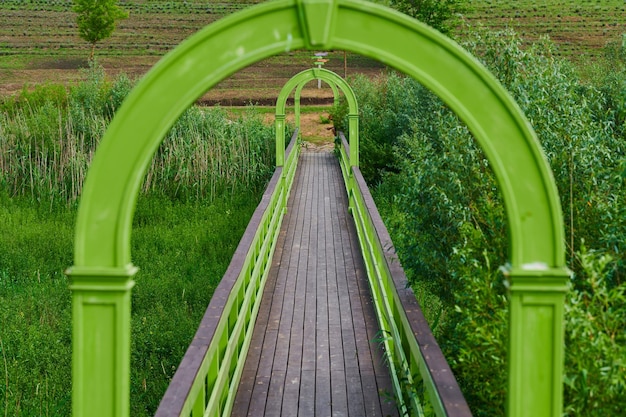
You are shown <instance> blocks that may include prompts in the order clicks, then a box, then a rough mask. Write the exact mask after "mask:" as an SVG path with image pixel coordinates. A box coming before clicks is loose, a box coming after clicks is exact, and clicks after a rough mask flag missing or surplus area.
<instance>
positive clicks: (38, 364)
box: [0, 66, 274, 416]
mask: <svg viewBox="0 0 626 417" xmlns="http://www.w3.org/2000/svg"><path fill="white" fill-rule="evenodd" d="M131 86H132V82H131V81H130V80H129V79H128V78H126V77H120V78H118V79H116V80H114V81H113V82H108V81H107V80H106V79H105V77H104V74H103V72H102V70H101V69H100V68H98V67H97V66H94V67H93V68H91V69H90V70H89V71H88V72H87V73H86V81H85V82H84V83H81V84H80V85H78V86H75V87H72V88H71V89H69V90H67V89H66V88H65V87H63V86H55V85H48V86H42V87H37V88H36V89H34V90H32V91H28V90H24V91H23V92H22V93H21V94H19V95H18V96H16V97H11V98H4V99H2V101H0V110H1V112H0V328H1V329H2V330H1V331H0V351H1V355H0V372H2V375H4V376H5V378H3V383H2V384H0V403H1V404H2V405H3V406H2V407H0V409H2V410H3V411H4V413H2V414H3V415H6V416H18V415H19V416H35V415H37V416H67V415H70V413H71V294H70V291H69V290H68V281H67V277H66V276H65V275H64V274H63V270H64V269H65V268H67V267H69V266H70V265H71V264H72V241H73V230H74V223H75V216H76V207H77V199H78V198H79V196H80V191H81V188H82V184H83V182H84V176H85V174H86V171H87V168H88V165H89V161H90V160H91V157H92V156H93V153H94V152H95V148H96V146H97V144H98V143H99V141H100V139H101V137H102V135H103V133H104V131H105V129H106V127H107V125H108V123H109V122H110V120H111V118H112V117H113V114H114V113H115V111H116V110H117V108H118V107H119V105H120V104H121V102H122V101H123V99H124V97H125V96H126V94H127V93H128V91H129V90H130V88H131ZM227 116H228V115H227V114H226V112H225V111H224V110H222V109H219V108H218V109H200V108H197V107H191V108H190V109H189V110H188V111H187V112H185V113H184V114H183V116H182V117H181V118H180V120H179V121H178V122H177V123H176V124H175V126H174V127H173V128H172V129H171V131H170V132H169V133H168V134H167V137H166V138H165V140H164V141H163V143H162V145H161V147H160V148H159V149H158V151H157V153H156V155H155V157H154V158H153V161H152V164H151V166H150V168H149V169H148V172H147V175H146V179H145V181H144V184H143V187H142V190H143V191H142V193H141V194H140V196H139V199H138V203H137V209H136V212H135V217H134V223H133V236H132V253H133V263H134V264H136V265H137V266H139V267H140V270H139V272H138V274H137V275H136V277H135V280H136V282H137V285H136V286H135V288H134V289H133V293H132V338H131V340H132V342H131V343H132V350H131V415H133V416H152V415H154V413H155V411H156V408H157V406H158V404H159V401H160V400H161V397H162V396H163V394H164V392H165V389H166V388H167V386H168V384H169V381H170V379H171V377H172V376H173V374H174V372H175V370H176V367H177V366H178V364H179V362H180V359H181V358H182V356H183V354H184V352H185V350H186V349H187V346H188V345H189V343H190V341H191V339H192V337H193V335H194V333H195V331H196V329H197V325H198V323H199V322H200V319H201V317H202V315H203V313H204V311H205V308H206V306H207V304H208V302H209V300H210V298H211V295H212V293H213V290H214V289H215V287H216V286H217V285H218V283H219V281H220V279H221V278H222V276H223V273H224V271H225V270H226V268H227V266H228V264H229V262H230V259H231V257H232V254H233V252H234V250H235V248H236V246H237V244H238V241H239V238H240V237H241V235H242V234H243V232H244V230H245V227H246V226H247V224H248V221H249V219H250V216H251V215H252V213H253V211H254V209H255V208H256V205H257V204H258V201H259V199H260V196H261V193H262V191H263V189H264V186H265V183H266V181H267V180H268V179H269V176H270V174H271V173H272V172H273V165H274V161H273V158H274V156H273V155H274V147H273V138H274V133H273V128H272V127H268V126H266V125H264V123H263V121H262V117H260V115H257V114H256V113H255V111H254V109H249V110H247V111H245V112H244V113H243V114H242V115H241V116H239V117H237V118H233V117H227Z"/></svg>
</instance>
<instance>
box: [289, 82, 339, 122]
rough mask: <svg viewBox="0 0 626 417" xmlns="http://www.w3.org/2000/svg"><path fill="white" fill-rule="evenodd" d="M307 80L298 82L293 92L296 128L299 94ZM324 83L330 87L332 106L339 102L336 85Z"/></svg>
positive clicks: (298, 113)
mask: <svg viewBox="0 0 626 417" xmlns="http://www.w3.org/2000/svg"><path fill="white" fill-rule="evenodd" d="M308 82H309V81H304V82H302V83H300V84H299V85H298V86H297V87H296V92H295V93H294V103H293V106H294V113H295V122H296V128H300V96H301V95H302V89H303V88H304V86H305V85H306V84H307V83H308ZM326 83H327V84H328V85H329V86H330V89H331V90H332V91H333V106H337V105H338V104H339V90H338V89H337V86H336V85H335V84H333V83H331V82H329V81H326Z"/></svg>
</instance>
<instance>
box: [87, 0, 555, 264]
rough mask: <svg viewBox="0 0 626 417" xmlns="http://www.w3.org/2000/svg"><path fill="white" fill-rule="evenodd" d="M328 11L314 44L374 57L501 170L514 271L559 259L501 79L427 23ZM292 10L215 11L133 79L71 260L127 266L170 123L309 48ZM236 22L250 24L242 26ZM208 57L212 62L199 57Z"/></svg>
mask: <svg viewBox="0 0 626 417" xmlns="http://www.w3.org/2000/svg"><path fill="white" fill-rule="evenodd" d="M315 4H317V3H315ZM335 7H336V11H335V12H334V13H333V17H334V19H332V20H333V21H332V22H330V23H329V24H327V23H328V22H326V20H325V18H326V14H324V16H323V17H322V18H320V20H321V21H320V22H319V26H321V27H329V26H330V27H329V29H328V30H329V31H332V36H329V37H328V39H327V40H326V42H324V43H321V44H320V43H316V44H315V45H314V46H317V47H318V48H320V47H324V48H328V49H331V48H333V49H346V50H350V51H354V52H357V53H360V54H363V55H367V56H370V57H373V58H376V59H379V60H380V61H382V62H383V63H385V64H387V65H390V66H393V67H395V68H397V69H398V70H400V71H403V72H405V73H407V74H409V75H411V76H413V77H415V78H416V79H417V80H418V81H420V82H421V83H423V84H424V85H425V86H427V87H428V88H430V89H431V90H432V91H433V92H434V93H436V94H437V95H438V96H439V97H441V98H442V99H443V100H444V101H445V102H446V103H447V104H448V105H449V106H450V107H451V108H452V109H453V110H454V111H455V112H456V113H457V114H458V115H459V117H460V118H461V119H462V120H463V121H464V122H465V123H466V124H467V125H468V127H469V128H470V129H471V131H472V133H473V134H474V136H475V137H476V139H477V141H478V142H479V144H480V146H481V147H482V148H483V149H484V151H485V153H486V155H487V157H488V159H489V161H490V163H491V165H492V167H493V169H494V172H495V174H496V176H497V178H498V181H499V184H500V187H501V191H502V195H503V197H504V201H505V204H506V210H507V214H508V219H509V227H510V236H511V248H510V252H509V253H510V262H511V264H512V266H513V268H523V269H528V268H529V267H530V266H532V265H539V264H542V265H544V267H559V266H563V265H564V239H563V228H562V217H561V211H560V204H559V200H558V195H557V192H556V188H555V186H554V181H553V179H552V176H551V173H550V171H549V168H548V166H547V163H546V162H545V160H544V158H543V156H542V152H541V149H540V146H539V143H538V140H537V138H536V137H535V134H534V132H533V131H532V129H531V128H530V126H529V124H528V122H527V120H526V119H525V117H524V116H523V114H522V112H521V110H520V109H519V108H518V106H517V105H516V104H515V103H514V102H513V100H512V99H511V98H510V96H509V95H508V94H507V93H506V91H505V90H504V89H503V88H502V87H501V85H500V84H499V83H498V82H497V81H496V80H495V79H494V78H493V76H492V75H490V74H489V73H488V71H487V70H485V69H484V68H483V67H482V66H481V65H480V64H479V63H478V62H477V61H476V60H475V59H474V58H472V57H471V56H470V55H469V54H467V53H466V52H465V51H464V50H463V49H461V48H460V47H459V46H458V45H457V44H455V43H454V42H452V41H451V40H449V39H447V38H445V37H444V36H442V35H441V34H439V33H438V32H436V31H434V30H432V29H430V28H429V27H427V26H426V25H423V24H420V23H419V22H417V21H415V20H413V19H410V18H408V17H406V16H404V15H401V14H399V13H395V12H393V11H392V10H390V9H387V8H384V7H379V6H377V5H374V4H371V3H366V2H364V1H359V0H341V1H338V2H337V4H335ZM301 9H303V7H298V2H296V1H294V0H278V1H275V2H269V3H264V4H261V5H258V6H256V7H253V8H250V9H248V10H245V11H243V12H241V13H238V14H234V15H232V16H229V17H227V18H224V19H223V20H220V21H218V22H216V23H214V24H212V25H210V26H208V27H206V28H205V29H203V30H201V31H200V32H198V33H197V34H196V35H194V36H192V37H191V38H190V39H188V40H187V41H185V42H183V43H182V44H181V45H180V46H179V47H178V48H176V49H175V50H174V51H172V53H170V54H168V55H167V56H166V57H165V58H164V59H163V60H162V61H160V62H159V63H158V64H157V65H155V67H154V68H153V69H152V70H151V71H150V72H149V73H148V74H147V75H146V77H145V78H144V79H143V80H142V81H141V82H140V83H139V84H138V85H137V87H136V88H135V89H134V90H133V92H132V93H131V94H130V96H129V97H128V99H127V100H126V102H125V103H124V105H123V106H122V108H121V109H120V111H119V112H118V114H117V115H116V117H115V119H114V120H113V121H112V123H111V125H110V126H109V129H108V130H107V133H106V134H105V137H104V138H103V140H102V143H101V145H100V147H99V149H98V152H97V153H96V155H95V156H94V159H93V162H92V165H91V168H90V170H89V175H88V177H87V179H86V181H85V186H84V189H83V196H82V199H81V205H80V210H79V213H78V223H77V232H76V243H75V265H76V266H85V267H97V268H100V267H109V268H110V267H118V268H126V267H127V266H128V265H129V264H130V262H131V259H130V229H131V228H130V226H131V221H132V215H133V212H134V207H135V202H136V198H137V194H138V192H139V187H140V184H141V181H142V179H143V176H144V173H145V171H146V169H147V167H148V164H149V161H150V160H151V158H152V155H153V154H154V152H155V151H156V149H157V148H158V145H159V144H160V143H161V141H162V139H163V137H164V136H165V133H166V132H167V130H168V129H169V128H170V127H171V126H172V124H173V123H174V122H175V120H176V119H177V118H178V116H180V114H181V113H182V112H183V111H184V110H185V109H186V108H187V107H188V106H189V105H191V104H192V103H193V102H194V100H195V99H196V98H198V97H199V96H200V95H201V94H202V93H204V92H205V91H206V90H208V89H209V88H210V87H212V86H213V85H215V84H217V82H219V81H220V80H222V79H224V78H226V77H227V76H229V75H230V74H232V73H234V72H236V71H238V70H240V69H242V68H244V67H246V66H247V65H250V64H252V63H254V62H257V61H259V60H261V59H263V58H266V57H269V56H272V55H275V54H278V53H280V52H284V51H288V50H292V49H298V48H304V47H306V46H307V43H309V42H311V39H309V38H312V37H313V36H312V35H311V34H308V35H307V36H305V34H303V32H302V30H301V28H300V24H301V22H300V16H299V15H300V14H301ZM302 13H304V12H302ZM337 22H341V24H336V23H337ZM307 23H308V22H307ZM303 25H304V24H303ZM310 25H311V24H309V26H310ZM240 26H245V27H246V28H247V30H246V31H243V32H242V31H239V28H240ZM374 26H375V27H376V28H377V30H372V27H374ZM268 27H269V28H272V30H267V29H266V28H268ZM383 34H384V35H383ZM394 39H402V40H403V42H395V41H393V40H394ZM320 49H321V48H320ZM418 51H419V53H418ZM209 55H210V56H212V59H206V57H207V56H209ZM538 233H539V234H538ZM539 235H540V236H542V239H537V237H538V236H539Z"/></svg>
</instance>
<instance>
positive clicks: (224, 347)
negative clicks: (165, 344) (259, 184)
mask: <svg viewBox="0 0 626 417" xmlns="http://www.w3.org/2000/svg"><path fill="white" fill-rule="evenodd" d="M299 153H300V146H299V142H298V131H297V130H296V131H295V133H294V134H293V136H292V138H291V142H290V144H289V146H288V147H287V150H286V158H285V165H284V167H277V168H276V171H275V172H274V175H273V176H272V179H271V180H270V182H269V185H268V186H267V190H266V191H265V194H264V195H263V198H262V200H261V202H260V203H259V205H258V207H257V209H256V210H255V212H254V214H253V215H252V219H251V220H250V223H249V224H248V227H247V228H246V231H245V233H244V235H243V237H242V238H241V241H240V243H239V246H238V247H237V249H236V251H235V254H234V255H233V259H232V260H231V263H230V265H229V267H228V269H227V270H226V273H225V274H224V277H223V278H222V280H221V281H220V284H219V285H218V287H217V288H216V289H215V292H214V293H213V296H212V297H211V301H210V303H209V306H208V307H207V310H206V312H205V314H204V317H203V318H202V321H201V323H200V326H199V328H198V331H197V332H196V334H195V336H194V338H193V341H192V342H191V344H190V345H189V348H188V349H187V352H186V353H185V356H184V357H183V359H182V361H181V363H180V365H179V366H178V369H177V371H176V373H175V375H174V378H173V379H172V382H171V383H170V385H169V387H168V389H167V391H166V393H165V395H164V396H163V398H162V400H161V403H160V405H159V408H158V410H157V412H156V416H157V417H172V416H184V417H198V416H229V415H230V411H231V408H232V405H233V401H234V399H235V395H236V394H237V387H238V385H239V379H240V377H241V372H242V370H243V366H244V363H245V358H246V355H247V352H248V347H249V346H250V340H251V339H252V331H253V329H254V322H255V320H256V316H257V312H258V310H259V306H260V304H261V298H262V297H261V296H262V294H263V288H264V286H265V281H266V279H267V276H268V273H269V270H270V266H271V263H272V262H271V259H272V255H273V253H274V249H275V246H276V242H277V240H278V233H279V231H280V225H281V221H282V218H283V214H284V213H285V210H286V207H287V197H288V194H289V191H290V189H291V185H292V183H293V179H294V176H295V171H296V166H297V163H298V156H299Z"/></svg>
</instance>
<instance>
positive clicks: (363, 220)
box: [337, 132, 472, 417]
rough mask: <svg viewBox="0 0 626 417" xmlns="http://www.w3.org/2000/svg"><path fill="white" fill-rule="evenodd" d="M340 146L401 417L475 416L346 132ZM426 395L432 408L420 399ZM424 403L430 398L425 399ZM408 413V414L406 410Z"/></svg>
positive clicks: (341, 162)
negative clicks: (353, 162)
mask: <svg viewBox="0 0 626 417" xmlns="http://www.w3.org/2000/svg"><path fill="white" fill-rule="evenodd" d="M339 138H340V140H341V144H340V145H339V144H338V146H337V148H338V150H339V159H340V165H341V170H342V174H343V178H344V181H345V184H346V190H347V192H348V198H349V204H350V211H351V213H352V216H353V218H354V222H355V225H356V229H357V235H358V238H359V243H360V246H361V252H362V254H363V259H364V262H365V267H366V271H367V275H368V280H369V282H370V288H371V290H372V298H373V300H374V306H375V310H376V315H377V317H378V321H379V325H380V327H381V332H382V333H381V340H382V343H384V347H385V353H386V355H387V359H388V364H389V367H390V374H391V377H392V382H393V385H394V390H395V391H396V397H397V399H398V400H399V403H398V407H399V409H400V411H401V414H402V415H419V416H422V415H424V414H425V412H426V411H433V412H434V413H435V415H437V416H438V417H444V416H446V417H448V416H455V417H471V415H472V414H471V411H470V409H469V407H468V405H467V402H466V401H465V398H464V397H463V393H462V392H461V389H460V388H459V385H458V383H457V381H456V379H455V377H454V375H453V374H452V371H451V370H450V366H449V365H448V362H447V361H446V359H445V357H444V356H443V353H442V352H441V349H440V348H439V345H438V344H437V341H436V340H435V337H434V336H433V334H432V332H431V330H430V327H429V326H428V323H427V321H426V319H425V317H424V314H423V313H422V310H421V308H420V306H419V304H418V302H417V300H416V298H415V295H414V293H413V290H412V289H411V288H410V287H409V286H408V284H407V278H406V275H405V273H404V270H403V268H402V265H401V264H400V261H399V260H398V257H397V255H396V252H395V248H394V246H393V243H392V241H391V238H390V236H389V233H388V231H387V228H386V227H385V225H384V223H383V221H382V218H381V217H380V214H379V213H378V209H377V208H376V204H375V203H374V200H373V198H372V196H371V193H370V191H369V188H368V187H367V184H366V182H365V179H364V178H363V175H362V174H361V171H360V169H359V168H358V167H350V162H349V155H350V149H349V145H348V142H347V140H346V138H345V136H344V134H343V133H342V132H339ZM422 390H423V391H425V393H426V395H427V397H428V400H430V401H429V403H430V405H428V404H427V403H424V402H423V401H422V400H421V399H420V398H419V397H420V396H421V395H422V394H421V393H422ZM424 399H425V398H424ZM407 409H408V410H407Z"/></svg>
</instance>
